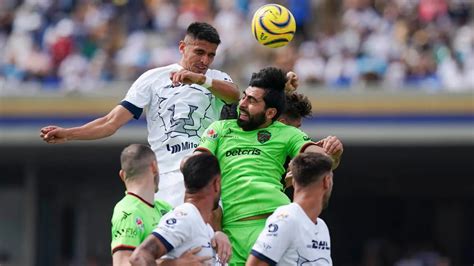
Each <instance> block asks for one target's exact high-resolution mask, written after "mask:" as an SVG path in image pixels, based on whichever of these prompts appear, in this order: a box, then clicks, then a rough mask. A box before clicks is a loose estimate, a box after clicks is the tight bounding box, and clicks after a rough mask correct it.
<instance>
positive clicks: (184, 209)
mask: <svg viewBox="0 0 474 266" xmlns="http://www.w3.org/2000/svg"><path fill="white" fill-rule="evenodd" d="M193 207H194V205H192V204H190V203H183V204H181V205H178V206H176V207H175V208H174V209H173V210H171V211H170V212H169V213H168V214H167V215H166V216H169V217H174V218H177V219H180V220H189V219H193V218H194V216H195V212H196V211H195V207H194V208H193Z"/></svg>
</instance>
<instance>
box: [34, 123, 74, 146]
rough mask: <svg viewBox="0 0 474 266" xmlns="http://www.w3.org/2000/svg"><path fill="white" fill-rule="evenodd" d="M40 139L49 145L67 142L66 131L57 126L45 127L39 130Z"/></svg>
mask: <svg viewBox="0 0 474 266" xmlns="http://www.w3.org/2000/svg"><path fill="white" fill-rule="evenodd" d="M40 137H41V138H42V139H43V140H44V141H45V142H46V143H49V144H52V143H54V144H56V143H64V142H66V141H67V134H66V129H64V128H62V127H58V126H47V127H43V128H42V129H41V130H40Z"/></svg>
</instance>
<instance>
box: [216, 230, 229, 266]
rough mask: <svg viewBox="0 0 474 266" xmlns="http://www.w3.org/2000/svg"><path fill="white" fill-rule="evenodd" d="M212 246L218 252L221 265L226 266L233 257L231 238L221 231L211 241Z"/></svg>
mask: <svg viewBox="0 0 474 266" xmlns="http://www.w3.org/2000/svg"><path fill="white" fill-rule="evenodd" d="M211 245H212V247H213V248H214V250H216V251H217V257H218V258H219V262H220V263H221V265H225V264H226V263H227V262H228V261H229V260H230V257H232V247H231V245H230V241H229V238H228V237H227V236H226V234H224V233H222V232H221V231H217V232H216V233H215V234H214V237H213V238H212V240H211Z"/></svg>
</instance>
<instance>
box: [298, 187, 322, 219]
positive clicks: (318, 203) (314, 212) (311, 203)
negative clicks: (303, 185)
mask: <svg viewBox="0 0 474 266" xmlns="http://www.w3.org/2000/svg"><path fill="white" fill-rule="evenodd" d="M293 202H294V203H297V204H298V205H300V207H301V208H302V209H303V211H304V212H305V213H306V215H308V217H309V218H310V219H311V221H313V222H314V223H316V221H317V218H318V216H319V215H320V214H321V211H322V206H323V205H322V197H318V196H317V193H314V192H312V193H311V191H308V192H306V191H299V192H295V195H294V197H293Z"/></svg>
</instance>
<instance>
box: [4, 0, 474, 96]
mask: <svg viewBox="0 0 474 266" xmlns="http://www.w3.org/2000/svg"><path fill="white" fill-rule="evenodd" d="M267 2H276V3H280V4H283V5H285V6H287V7H288V8H289V9H290V10H291V11H292V13H293V15H294V16H295V18H296V21H297V34H296V36H295V38H294V40H293V41H292V42H291V43H290V45H288V46H287V47H284V48H277V49H271V48H266V47H263V46H261V45H259V44H258V43H257V42H256V41H255V39H254V38H253V36H252V33H251V30H250V28H251V27H250V23H251V18H252V16H253V12H254V10H256V9H257V8H258V7H259V6H261V5H263V4H265V3H267ZM473 17H474V1H473V0H338V1H334V0H286V1H277V0H275V1H263V0H254V1H252V0H179V1H178V0H176V1H172V0H23V1H21V0H1V4H0V84H1V83H3V84H5V83H9V84H16V85H15V86H16V87H18V88H19V89H21V84H23V83H25V82H30V83H34V84H38V86H39V87H40V88H42V89H53V90H60V89H62V90H96V89H100V87H101V86H102V85H103V84H104V83H108V82H115V81H128V82H131V81H133V80H134V79H136V78H137V77H138V76H139V75H140V74H141V73H143V72H144V71H146V70H147V69H150V68H153V67H156V66H161V65H165V64H170V63H175V62H177V61H178V59H179V58H180V57H179V51H178V49H177V44H178V42H179V40H180V39H181V38H182V37H183V35H184V31H185V29H186V27H187V26H188V24H189V23H191V22H192V21H196V20H200V21H207V22H210V23H211V24H213V25H214V26H215V27H216V28H217V29H218V31H219V33H220V35H221V40H222V44H221V45H220V47H219V49H218V55H217V56H216V59H215V62H214V64H213V65H212V68H217V69H221V70H224V71H225V72H227V73H229V74H230V75H231V76H232V77H233V78H234V79H235V80H236V81H237V82H238V83H239V84H241V85H245V84H246V83H247V81H248V79H249V77H250V74H251V73H252V72H254V71H256V70H258V69H260V68H261V67H263V66H266V65H269V64H272V65H277V66H279V67H282V68H283V69H285V70H294V71H295V72H296V73H298V74H299V76H300V80H301V82H302V83H303V84H304V85H308V87H310V88H313V87H315V88H319V87H320V88H327V89H332V90H341V89H342V90H344V89H347V90H349V89H354V88H364V87H375V88H379V89H385V90H406V89H420V90H430V91H474V19H473ZM0 87H1V86H0Z"/></svg>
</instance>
